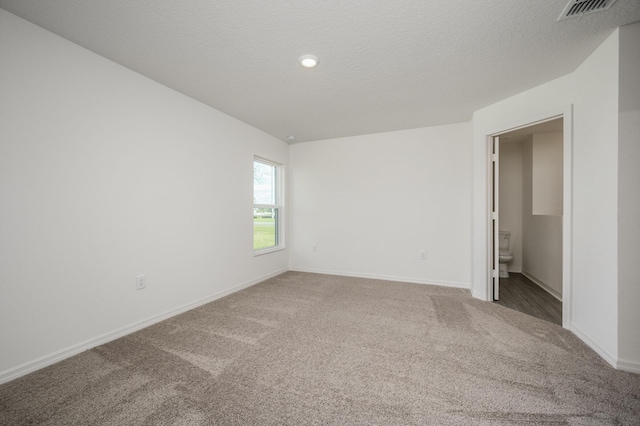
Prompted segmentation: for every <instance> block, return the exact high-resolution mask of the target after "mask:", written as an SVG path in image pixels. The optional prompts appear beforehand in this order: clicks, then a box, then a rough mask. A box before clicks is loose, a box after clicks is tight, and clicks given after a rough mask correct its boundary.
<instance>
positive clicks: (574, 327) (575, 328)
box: [569, 323, 618, 368]
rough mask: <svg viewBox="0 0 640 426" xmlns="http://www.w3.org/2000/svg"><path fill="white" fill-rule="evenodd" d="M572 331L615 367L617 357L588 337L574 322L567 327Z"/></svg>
mask: <svg viewBox="0 0 640 426" xmlns="http://www.w3.org/2000/svg"><path fill="white" fill-rule="evenodd" d="M569 330H570V331H572V332H573V334H575V335H576V336H577V337H578V338H579V339H580V340H582V341H583V342H584V343H586V344H587V346H589V347H590V348H591V349H593V350H594V351H595V352H596V353H597V354H598V355H600V357H602V358H603V359H604V360H605V361H607V363H609V364H610V365H611V366H612V367H613V368H617V364H618V358H617V357H615V356H613V355H612V354H610V353H609V352H608V351H607V350H606V349H604V348H603V347H602V346H600V345H599V344H598V343H596V341H595V340H593V339H592V338H591V337H589V336H588V335H587V334H586V333H585V332H584V331H582V329H581V328H580V327H578V326H577V325H576V324H575V323H571V328H570V329H569Z"/></svg>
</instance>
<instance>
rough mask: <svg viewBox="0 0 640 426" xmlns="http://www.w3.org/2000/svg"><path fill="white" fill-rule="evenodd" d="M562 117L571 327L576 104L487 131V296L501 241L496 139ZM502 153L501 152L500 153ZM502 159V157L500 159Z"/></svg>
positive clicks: (565, 322) (565, 320)
mask: <svg viewBox="0 0 640 426" xmlns="http://www.w3.org/2000/svg"><path fill="white" fill-rule="evenodd" d="M557 118H562V119H563V135H562V136H563V138H562V139H563V140H562V144H563V145H562V146H563V172H562V191H563V192H562V210H563V211H562V327H564V328H567V329H570V328H571V323H572V316H571V313H572V310H571V305H572V300H573V294H572V289H573V285H572V265H573V255H572V242H573V239H572V231H573V209H572V207H573V106H572V105H567V106H565V107H562V108H558V109H557V110H554V111H549V112H548V113H545V114H540V115H538V116H533V117H528V118H524V119H522V120H519V121H517V122H515V123H511V124H510V125H505V126H500V128H499V129H495V130H492V131H489V132H484V134H485V140H486V142H485V143H486V147H485V149H486V153H487V155H486V163H485V164H486V170H487V179H486V182H487V186H486V194H487V200H486V206H487V214H486V217H487V221H486V233H485V235H486V241H487V244H486V248H487V251H486V253H487V256H486V259H487V264H486V271H487V273H486V280H485V283H486V295H487V300H492V299H493V256H492V250H494V244H497V243H498V241H495V240H494V232H493V229H492V228H493V227H492V220H493V219H492V217H493V209H492V205H493V196H494V194H493V193H494V191H493V179H492V176H491V174H492V168H493V160H494V157H493V138H494V137H495V136H499V135H500V134H502V133H506V132H510V131H512V130H517V129H521V128H524V127H529V126H532V125H534V124H539V123H544V122H545V121H551V120H555V119H557ZM498 154H499V152H498ZM497 161H499V159H498V160H497Z"/></svg>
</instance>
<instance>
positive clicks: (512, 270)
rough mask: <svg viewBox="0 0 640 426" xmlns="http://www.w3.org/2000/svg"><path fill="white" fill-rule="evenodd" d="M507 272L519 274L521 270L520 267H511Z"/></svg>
mask: <svg viewBox="0 0 640 426" xmlns="http://www.w3.org/2000/svg"><path fill="white" fill-rule="evenodd" d="M507 271H509V272H513V273H514V274H521V273H522V268H521V267H520V266H513V267H509V268H507Z"/></svg>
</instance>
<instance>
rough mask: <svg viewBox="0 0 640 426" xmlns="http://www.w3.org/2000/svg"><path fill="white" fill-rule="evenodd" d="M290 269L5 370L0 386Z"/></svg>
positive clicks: (0, 375)
mask: <svg viewBox="0 0 640 426" xmlns="http://www.w3.org/2000/svg"><path fill="white" fill-rule="evenodd" d="M287 271H288V269H282V270H279V271H275V272H273V273H270V274H267V275H264V276H262V277H260V278H256V279H254V280H251V281H248V282H245V283H243V284H240V285H237V286H235V287H232V288H229V289H227V290H223V291H221V292H218V293H216V294H213V295H211V296H208V297H205V298H203V299H200V300H196V301H194V302H190V303H187V304H185V305H182V306H178V307H177V308H174V309H171V310H169V311H166V312H163V313H161V314H158V315H154V316H152V317H149V318H147V319H144V320H142V321H138V322H135V323H133V324H130V325H127V326H124V327H121V328H119V329H116V330H113V331H111V332H109V333H105V334H103V335H101V336H97V337H94V338H92V339H89V340H85V341H84V342H81V343H78V344H77V345H73V346H70V347H68V348H65V349H62V350H59V351H56V352H53V353H51V354H48V355H45V356H43V357H40V358H37V359H35V360H33V361H29V362H26V363H24V364H21V365H19V366H17V367H14V368H10V369H9V370H5V371H3V372H0V384H3V383H7V382H10V381H11V380H15V379H17V378H18V377H22V376H24V375H27V374H29V373H33V372H34V371H37V370H40V369H42V368H44V367H47V366H49V365H52V364H55V363H56V362H60V361H62V360H64V359H66V358H70V357H72V356H74V355H77V354H79V353H80V352H84V351H86V350H89V349H91V348H95V347H96V346H100V345H103V344H105V343H108V342H110V341H112V340H115V339H118V338H120V337H123V336H126V335H127V334H131V333H134V332H136V331H138V330H141V329H143V328H146V327H149V326H150V325H153V324H156V323H158V322H160V321H164V320H166V319H169V318H171V317H174V316H176V315H179V314H181V313H183V312H186V311H190V310H191V309H195V308H197V307H199V306H202V305H205V304H207V303H210V302H213V301H214V300H217V299H221V298H223V297H225V296H228V295H230V294H232V293H235V292H237V291H240V290H243V289H245V288H248V287H251V286H252V285H255V284H258V283H259V282H262V281H264V280H267V279H269V278H272V277H275V276H277V275H280V274H282V273H284V272H287Z"/></svg>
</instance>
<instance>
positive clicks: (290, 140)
mask: <svg viewBox="0 0 640 426" xmlns="http://www.w3.org/2000/svg"><path fill="white" fill-rule="evenodd" d="M287 140H288V141H289V142H295V141H296V137H295V136H289V137H288V138H287Z"/></svg>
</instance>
